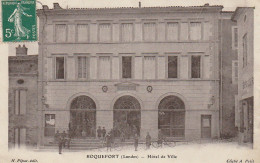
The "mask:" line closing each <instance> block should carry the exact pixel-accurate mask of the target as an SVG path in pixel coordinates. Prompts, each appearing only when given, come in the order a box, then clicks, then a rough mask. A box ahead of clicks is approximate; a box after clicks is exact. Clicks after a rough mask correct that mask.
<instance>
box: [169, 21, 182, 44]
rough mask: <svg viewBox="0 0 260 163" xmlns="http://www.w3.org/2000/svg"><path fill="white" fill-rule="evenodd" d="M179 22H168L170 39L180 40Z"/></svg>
mask: <svg viewBox="0 0 260 163" xmlns="http://www.w3.org/2000/svg"><path fill="white" fill-rule="evenodd" d="M178 28H179V25H178V23H167V39H168V40H169V41H173V40H178V35H179V32H178Z"/></svg>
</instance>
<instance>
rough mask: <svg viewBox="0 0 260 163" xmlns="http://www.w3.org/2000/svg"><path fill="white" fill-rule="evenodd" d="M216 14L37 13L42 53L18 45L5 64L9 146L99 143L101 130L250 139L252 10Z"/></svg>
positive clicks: (182, 10) (204, 9)
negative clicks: (64, 140) (61, 140)
mask: <svg viewBox="0 0 260 163" xmlns="http://www.w3.org/2000/svg"><path fill="white" fill-rule="evenodd" d="M222 8H223V7H222V6H210V5H208V4H205V5H204V6H197V7H196V6H194V7H146V8H142V7H139V8H110V9H106V8H103V9H62V8H61V7H60V6H59V4H57V3H55V4H54V7H53V9H49V8H48V7H47V6H43V9H41V10H38V17H39V22H40V24H39V28H40V29H39V31H40V33H39V55H38V56H27V55H26V51H27V48H26V47H20V46H19V47H18V48H17V56H15V57H9V145H10V146H19V144H31V145H33V144H36V143H38V145H40V146H41V145H43V144H46V143H49V142H52V141H53V137H54V134H55V132H57V131H59V132H63V131H66V132H67V131H68V130H69V129H71V131H73V137H74V138H82V137H88V138H95V137H96V136H97V133H96V130H97V129H98V127H99V126H100V127H105V128H106V130H107V132H108V131H110V130H111V129H112V128H114V130H115V131H114V132H115V136H116V137H120V136H122V134H124V135H127V136H128V135H129V137H132V136H133V135H134V133H136V134H137V135H139V136H140V139H141V140H144V138H145V136H146V134H147V132H149V133H150V135H151V137H152V138H153V139H157V138H158V136H159V135H160V134H163V135H164V136H165V137H166V138H167V139H169V140H178V141H184V140H185V141H189V140H198V139H214V138H219V137H222V138H229V137H234V136H236V135H237V131H239V133H240V134H239V135H240V137H242V138H241V139H242V140H244V141H251V140H252V136H251V137H250V133H251V130H250V125H251V123H252V119H251V118H250V117H249V116H252V114H253V113H252V106H253V105H252V103H250V100H251V102H252V99H253V86H252V85H253V83H252V81H251V79H252V78H251V77H252V76H253V69H252V68H253V67H250V66H252V65H253V64H252V62H253V51H252V50H251V49H252V48H253V38H252V37H253V33H252V30H251V31H250V28H251V27H252V26H253V25H252V22H253V17H252V14H253V10H252V9H251V8H238V9H237V10H236V11H235V12H233V11H232V12H227V11H222ZM244 15H247V16H246V18H245V16H244ZM242 17H243V18H242ZM244 19H245V20H244ZM243 21H246V22H247V23H244V22H243ZM245 33H247V43H245V39H244V42H243V41H242V40H243V39H242V38H243V37H244V35H245ZM242 35H243V36H242ZM245 47H246V48H247V53H246V54H247V55H245V50H243V49H244V48H245ZM242 54H243V55H242ZM238 56H239V57H238ZM242 56H243V57H242ZM241 57H242V58H241ZM243 58H244V59H243ZM245 58H247V66H245V67H246V68H243V67H241V65H243V61H244V64H245ZM37 66H38V67H37ZM37 74H38V75H37ZM248 75H249V76H248ZM250 75H251V77H250ZM249 80H250V81H249ZM37 81H38V82H37ZM242 81H244V82H242ZM245 101H246V102H245ZM242 106H243V107H242ZM245 106H248V107H245ZM242 108H244V109H242ZM248 135H249V136H248Z"/></svg>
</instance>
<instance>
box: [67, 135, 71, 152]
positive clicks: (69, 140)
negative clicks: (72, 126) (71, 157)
mask: <svg viewBox="0 0 260 163" xmlns="http://www.w3.org/2000/svg"><path fill="white" fill-rule="evenodd" d="M67 136H68V139H67V147H68V149H69V148H70V142H71V138H72V131H68V134H67Z"/></svg>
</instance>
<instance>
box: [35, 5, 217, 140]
mask: <svg viewBox="0 0 260 163" xmlns="http://www.w3.org/2000/svg"><path fill="white" fill-rule="evenodd" d="M165 10H166V9H165ZM213 10H214V9H213ZM83 11H84V10H82V11H73V10H66V11H64V13H63V14H61V15H59V14H52V13H51V12H50V13H48V12H49V11H47V12H46V13H48V14H50V15H48V16H47V25H46V26H45V27H44V29H45V32H44V33H40V38H42V40H41V41H40V48H39V49H40V50H39V54H40V56H41V57H39V69H40V73H41V72H42V73H43V76H40V81H41V80H46V81H47V82H46V83H44V82H43V85H44V87H43V89H41V86H40V85H39V91H42V92H41V93H42V95H43V96H44V97H45V98H46V104H48V108H44V111H43V112H42V115H41V117H44V116H43V115H44V114H49V113H54V114H56V124H55V127H56V130H67V128H68V122H69V115H70V112H69V109H70V108H69V106H70V99H72V98H73V97H76V96H77V95H81V94H84V95H88V96H89V97H91V98H92V99H93V100H94V101H95V102H96V104H97V126H98V125H101V126H106V128H107V129H110V128H112V126H113V112H112V110H113V101H115V100H116V99H117V98H119V97H120V96H121V95H132V96H134V97H136V99H138V100H139V101H140V103H141V138H144V136H145V134H146V132H147V131H150V133H151V136H152V137H153V138H156V137H157V134H158V126H157V125H158V111H157V110H158V104H159V102H160V99H161V97H163V96H164V95H167V94H169V95H177V96H178V97H180V98H181V99H182V100H183V101H184V103H185V109H186V112H185V114H186V116H185V138H186V139H187V140H190V139H200V138H201V130H200V129H201V119H200V116H201V115H202V114H209V115H212V130H211V137H212V138H216V137H218V136H219V130H218V129H219V108H218V106H219V100H218V99H219V93H218V90H219V86H218V85H219V77H218V73H219V67H218V66H219V64H218V63H219V60H218V51H219V47H218V30H219V29H218V18H219V12H217V11H216V10H214V11H211V12H205V13H203V12H202V13H201V11H199V12H198V14H199V17H198V14H194V13H192V14H191V13H189V12H186V11H187V10H186V11H182V12H178V11H171V12H167V13H164V12H165V11H164V10H163V9H159V11H157V10H155V11H156V12H155V14H151V13H150V12H151V11H146V9H144V10H140V11H138V12H137V13H133V12H132V11H131V10H125V11H123V10H122V11H123V12H121V13H120V14H117V11H116V10H111V12H110V11H109V12H108V11H106V10H104V12H103V13H102V14H101V12H96V11H86V12H85V11H84V12H83ZM128 11H129V12H130V13H128ZM62 12H63V11H62ZM87 12H90V13H89V14H88V17H87V18H86V13H87ZM54 13H55V11H54ZM79 13H80V14H79ZM75 14H77V15H75ZM44 19H45V17H44V16H41V15H40V31H42V30H41V29H42V28H43V25H44V24H45V23H44V21H45V20H44ZM86 19H87V20H86ZM125 21H126V22H127V21H130V22H133V23H134V40H133V41H132V42H130V43H123V42H122V41H120V40H121V38H120V28H119V27H120V23H121V22H125ZM147 21H153V22H156V24H157V28H156V31H157V32H156V40H155V41H151V42H148V41H143V38H142V37H143V32H142V31H143V27H142V24H143V23H145V22H147ZM168 21H177V22H179V23H183V22H190V21H196V22H197V21H199V22H202V24H203V28H202V39H201V40H199V41H192V40H183V39H179V40H176V41H167V40H166V38H165V37H166V33H165V32H166V30H165V25H166V23H167V22H168ZM61 22H63V23H65V24H67V25H66V26H67V31H68V32H67V34H68V36H67V41H66V42H65V43H57V42H55V36H53V35H55V34H54V33H55V26H54V24H57V23H61ZM78 22H85V23H86V22H87V23H88V24H89V26H90V32H89V34H90V36H89V42H83V43H78V42H76V40H77V38H76V36H75V35H76V30H75V27H76V24H77V23H78ZM100 22H102V23H103V22H109V23H111V24H112V32H111V35H112V40H111V41H109V42H107V43H102V42H99V36H98V29H99V28H98V24H99V23H100ZM184 29H185V28H181V27H180V28H179V30H184ZM188 29H189V26H188ZM184 33H185V32H184ZM186 33H187V32H186ZM182 34H183V31H179V33H178V35H182ZM188 37H190V36H189V35H188ZM180 38H182V37H181V36H180ZM194 53H196V54H201V56H202V60H201V64H202V67H201V70H202V73H201V74H202V77H201V78H200V79H191V77H190V74H191V70H190V69H191V66H190V65H191V63H190V57H191V55H192V54H194ZM77 54H86V55H88V56H89V58H90V72H89V73H90V76H89V78H88V79H86V80H78V79H77V78H76V76H75V74H77V73H76V72H77V69H76V55H77ZM122 54H130V55H132V56H134V62H133V63H134V75H133V78H132V79H121V77H120V73H121V70H120V56H121V55H122ZM170 54H175V55H177V56H178V63H180V64H179V65H178V71H179V76H178V78H177V79H168V78H167V77H166V74H167V72H166V69H167V67H166V56H167V55H170ZM58 55H62V56H65V60H66V62H65V63H66V68H65V69H66V73H65V76H66V77H65V79H64V80H56V79H55V78H54V77H55V69H54V67H55V64H54V61H55V60H54V59H55V56H58ZM99 55H110V56H111V62H112V64H111V65H112V66H111V69H110V73H111V75H110V76H111V78H110V79H107V80H102V79H100V78H99V75H100V72H99V68H98V67H99V66H98V64H99V60H98V56H99ZM145 55H155V56H156V64H155V65H156V69H155V71H156V72H155V73H156V75H155V78H154V79H150V80H145V79H144V77H143V76H144V75H143V73H145V72H144V69H143V57H144V56H145ZM42 63H43V65H40V64H42ZM124 82H129V83H134V84H136V85H137V86H136V87H137V89H136V91H130V90H124V91H118V90H117V86H116V85H115V84H120V83H121V84H122V83H124ZM40 84H41V82H40ZM149 85H151V86H152V87H153V91H152V92H151V93H148V92H147V90H146V88H147V86H149ZM102 86H108V92H106V93H104V92H103V91H102V89H101V88H102ZM38 99H39V100H40V96H39V98H38ZM43 124H44V119H41V126H42V127H44V125H43ZM41 135H43V130H42V133H41ZM42 139H44V141H45V142H46V141H50V140H51V138H46V137H45V138H44V137H43V136H42Z"/></svg>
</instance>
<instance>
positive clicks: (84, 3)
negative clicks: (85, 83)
mask: <svg viewBox="0 0 260 163" xmlns="http://www.w3.org/2000/svg"><path fill="white" fill-rule="evenodd" d="M257 1H258V3H260V0H38V3H37V9H41V8H42V5H48V7H49V8H53V3H59V4H60V6H61V7H62V8H105V7H107V8H109V7H138V3H139V2H141V4H142V7H154V6H161V7H165V6H201V5H204V4H205V3H209V4H210V5H223V6H224V9H223V11H234V10H235V9H236V7H253V6H256V4H257ZM0 10H1V9H0ZM18 45H19V43H10V44H9V45H8V53H9V56H14V55H15V47H17V46H18ZM25 45H26V47H28V54H29V55H35V54H38V43H37V42H33V43H25Z"/></svg>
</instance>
